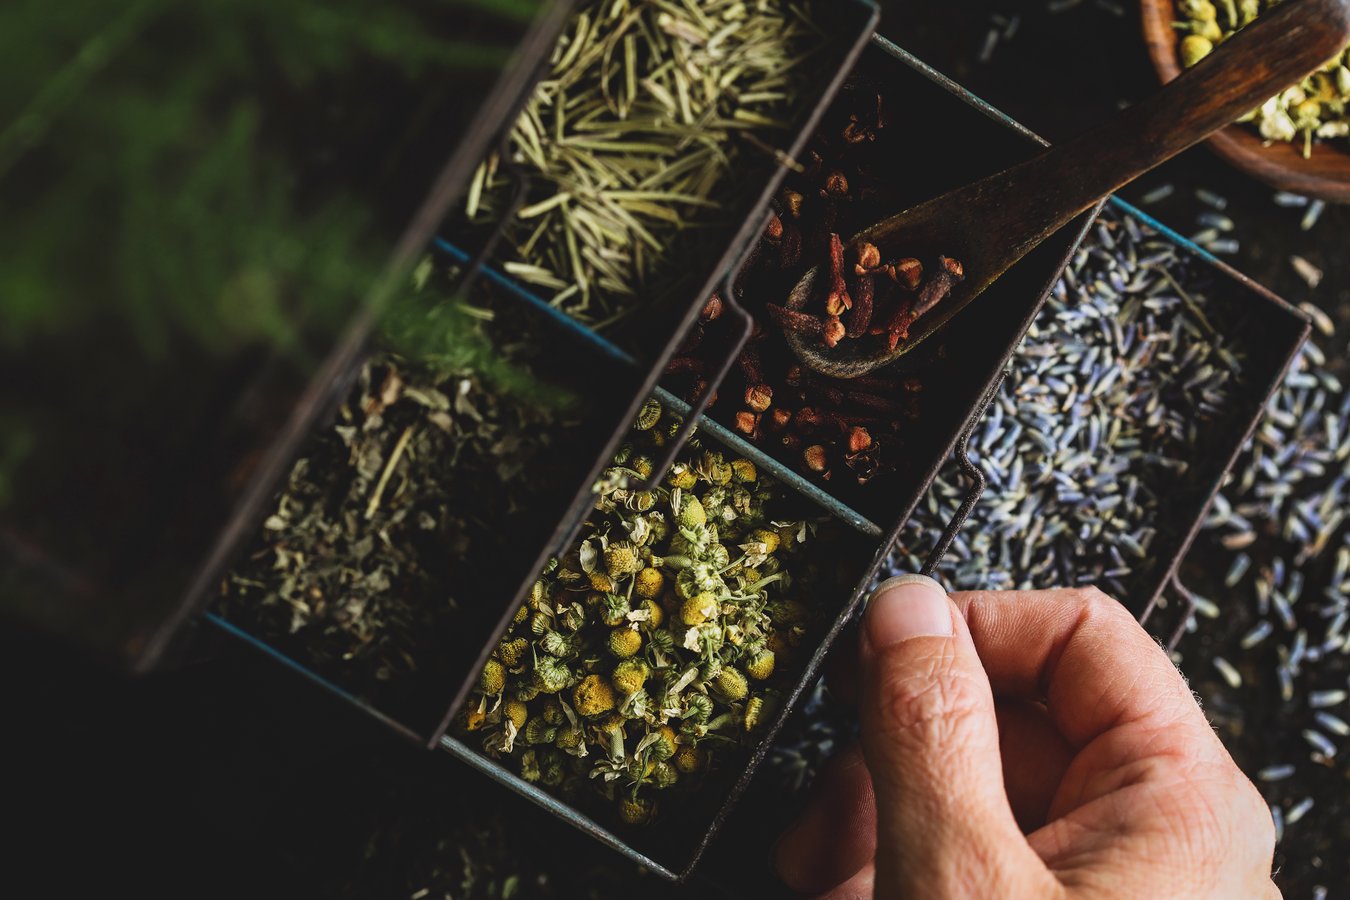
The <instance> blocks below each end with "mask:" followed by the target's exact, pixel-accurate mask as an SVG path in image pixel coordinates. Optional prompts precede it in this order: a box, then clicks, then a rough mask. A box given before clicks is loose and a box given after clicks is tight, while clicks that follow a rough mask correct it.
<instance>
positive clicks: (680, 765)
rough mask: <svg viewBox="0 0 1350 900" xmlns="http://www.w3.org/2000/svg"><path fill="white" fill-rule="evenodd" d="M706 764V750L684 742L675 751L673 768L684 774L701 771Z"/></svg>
mask: <svg viewBox="0 0 1350 900" xmlns="http://www.w3.org/2000/svg"><path fill="white" fill-rule="evenodd" d="M707 765H708V751H706V750H700V749H699V748H697V747H694V746H691V745H688V744H684V745H681V746H680V747H679V748H678V749H676V751H675V768H676V769H678V770H680V771H681V772H683V773H684V774H686V775H693V774H694V773H695V772H702V771H703V770H704V768H706V767H707Z"/></svg>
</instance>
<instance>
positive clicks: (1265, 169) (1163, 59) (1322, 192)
mask: <svg viewBox="0 0 1350 900" xmlns="http://www.w3.org/2000/svg"><path fill="white" fill-rule="evenodd" d="M1140 13H1141V16H1142V19H1143V26H1144V42H1145V44H1147V46H1148V53H1149V57H1150V58H1151V59H1152V60H1153V68H1154V70H1155V71H1157V73H1158V78H1159V79H1160V80H1161V81H1162V82H1163V83H1164V84H1166V83H1167V82H1169V81H1171V80H1172V79H1174V78H1176V77H1177V76H1178V75H1180V74H1181V60H1180V58H1179V56H1178V55H1177V54H1178V49H1177V48H1178V43H1179V41H1178V39H1177V30H1176V29H1175V28H1173V27H1172V23H1173V22H1174V21H1175V20H1176V6H1175V2H1174V0H1140ZM1209 146H1210V148H1211V149H1212V150H1213V151H1214V152H1215V153H1217V154H1218V155H1219V156H1220V157H1222V158H1223V159H1224V160H1226V161H1227V162H1228V163H1230V164H1231V165H1233V166H1236V167H1237V168H1238V169H1240V170H1242V171H1243V172H1246V173H1247V174H1249V175H1251V176H1252V177H1254V178H1258V179H1260V180H1261V181H1264V182H1265V183H1266V184H1269V185H1271V186H1273V187H1275V188H1278V189H1280V190H1284V191H1292V192H1293V193H1295V194H1304V195H1306V196H1309V197H1320V198H1322V199H1323V200H1331V201H1335V202H1339V203H1350V140H1347V139H1344V138H1339V139H1336V140H1331V141H1322V142H1319V143H1317V144H1316V145H1314V147H1313V151H1312V158H1311V159H1304V158H1303V153H1302V148H1303V142H1302V141H1293V142H1290V141H1273V142H1271V143H1269V144H1267V143H1266V142H1265V141H1264V140H1262V138H1261V135H1260V134H1258V133H1257V131H1256V129H1255V128H1254V127H1253V126H1251V125H1247V124H1243V123H1237V124H1234V125H1229V126H1228V127H1227V128H1224V129H1223V130H1222V131H1218V132H1216V133H1215V134H1214V135H1213V136H1211V137H1210V138H1209Z"/></svg>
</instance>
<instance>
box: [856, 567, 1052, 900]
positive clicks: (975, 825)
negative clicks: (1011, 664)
mask: <svg viewBox="0 0 1350 900" xmlns="http://www.w3.org/2000/svg"><path fill="white" fill-rule="evenodd" d="M862 644H863V646H862V663H863V669H862V674H863V688H862V707H861V716H862V744H863V753H864V755H865V757H866V759H867V766H868V768H869V769H870V770H871V773H872V784H873V788H874V790H875V792H876V801H877V854H876V872H877V874H876V896H877V897H889V896H893V895H894V896H910V895H911V894H912V895H913V896H937V897H944V896H1012V897H1016V896H1033V895H1034V896H1044V895H1045V894H1046V892H1047V889H1048V888H1053V887H1055V886H1056V885H1055V884H1054V879H1053V876H1051V875H1050V873H1049V871H1048V870H1047V869H1046V868H1045V866H1044V864H1043V863H1041V861H1040V859H1039V857H1037V856H1036V854H1035V853H1034V852H1033V851H1032V850H1031V848H1030V847H1029V846H1028V844H1027V842H1026V839H1025V838H1024V837H1023V836H1022V832H1021V830H1020V829H1019V828H1018V827H1017V822H1016V820H1015V819H1014V817H1013V813H1012V809H1011V807H1010V806H1009V804H1008V798H1007V794H1006V792H1005V791H1004V787H1003V766H1002V760H1001V757H1000V755H999V743H998V725H997V722H996V720H995V717H994V697H993V691H992V690H991V688H990V686H989V678H988V676H987V675H986V674H985V671H984V667H983V666H982V665H981V664H980V659H979V656H977V655H976V652H975V645H974V643H973V642H972V641H971V638H970V632H969V630H968V629H967V628H966V623H965V619H964V617H962V615H961V613H960V612H959V611H958V610H957V608H956V607H955V605H953V604H952V602H951V600H949V599H948V597H947V592H946V591H945V590H943V588H942V586H941V585H939V584H938V583H937V582H936V581H933V580H932V579H931V578H926V577H924V576H922V575H903V576H900V577H899V578H892V579H890V580H888V581H885V582H883V583H882V584H881V585H880V586H879V587H878V588H877V590H876V591H875V592H874V593H873V594H872V598H871V601H870V602H869V605H868V608H867V612H866V614H865V616H864V619H863V634H862Z"/></svg>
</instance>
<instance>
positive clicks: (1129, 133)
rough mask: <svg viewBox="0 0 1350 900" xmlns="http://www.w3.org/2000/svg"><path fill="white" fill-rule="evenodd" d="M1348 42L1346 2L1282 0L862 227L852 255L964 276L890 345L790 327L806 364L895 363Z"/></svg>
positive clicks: (867, 367)
mask: <svg viewBox="0 0 1350 900" xmlns="http://www.w3.org/2000/svg"><path fill="white" fill-rule="evenodd" d="M1347 41H1350V0H1289V2H1286V3H1283V4H1281V5H1280V7H1279V8H1278V9H1276V10H1275V11H1274V12H1272V13H1270V14H1269V15H1265V16H1262V17H1261V18H1260V19H1258V20H1256V21H1255V22H1254V23H1252V24H1251V25H1249V26H1247V27H1246V28H1244V29H1243V30H1242V31H1240V32H1238V33H1237V34H1235V35H1233V36H1232V37H1230V38H1229V39H1228V40H1227V41H1225V42H1224V43H1223V44H1221V45H1220V46H1219V47H1218V48H1217V49H1215V51H1214V52H1213V53H1211V54H1210V55H1209V56H1208V57H1206V58H1205V59H1203V60H1201V61H1200V63H1199V64H1197V65H1196V66H1195V67H1194V68H1191V69H1188V70H1186V71H1185V72H1183V73H1182V74H1181V75H1180V76H1179V77H1178V78H1177V79H1176V80H1174V81H1172V82H1171V83H1170V84H1168V85H1167V86H1165V87H1164V88H1163V89H1162V90H1160V91H1158V92H1157V93H1156V94H1154V95H1153V96H1152V97H1149V98H1148V99H1146V100H1144V101H1142V102H1140V103H1137V104H1135V105H1134V106H1132V107H1130V108H1129V109H1127V110H1125V112H1123V113H1121V114H1120V115H1119V116H1117V117H1116V118H1115V119H1113V120H1112V121H1110V122H1107V123H1106V124H1104V125H1102V126H1100V127H1098V128H1096V129H1094V130H1092V131H1089V132H1088V133H1086V134H1084V135H1082V136H1080V137H1078V138H1075V139H1073V140H1071V141H1067V142H1065V143H1063V144H1057V145H1055V146H1054V147H1050V148H1048V149H1046V150H1045V151H1043V152H1042V153H1040V154H1038V155H1037V156H1035V157H1033V158H1032V159H1029V160H1027V161H1026V162H1023V163H1019V164H1018V165H1015V166H1013V167H1011V168H1009V169H1005V170H1003V171H1002V172H998V173H997V174H994V175H990V176H988V177H987V178H983V179H981V180H979V181H976V182H974V183H972V184H968V185H966V186H965V187H961V188H957V189H956V190H954V191H951V192H949V193H946V194H943V195H942V196H940V197H936V198H934V199H932V200H929V201H927V202H925V203H922V204H920V205H918V206H915V207H912V208H911V209H908V210H906V211H905V212H902V213H900V214H899V215H895V216H892V217H890V218H889V219H884V220H882V221H881V222H878V223H877V224H875V225H873V226H872V227H871V228H868V229H866V230H864V231H862V232H859V233H858V234H856V235H854V236H853V238H851V239H850V240H849V242H848V245H847V246H846V247H845V256H846V258H847V259H848V260H849V264H850V265H851V264H852V260H854V259H856V258H857V247H858V245H860V244H862V243H864V242H869V243H872V244H875V245H876V246H877V247H878V248H879V249H880V251H881V258H882V259H883V260H890V259H897V258H902V257H916V258H918V259H920V260H922V261H923V263H924V266H925V268H926V269H927V270H928V272H933V271H936V269H937V267H938V256H939V255H940V254H941V255H945V256H947V257H951V258H953V259H957V260H960V261H961V263H962V264H963V266H964V270H965V280H964V281H961V282H960V283H958V284H956V285H955V287H954V288H953V289H952V291H951V293H950V294H948V295H947V296H946V297H945V299H942V300H941V301H939V302H938V303H937V304H936V305H934V306H933V308H932V309H931V310H929V311H928V312H927V313H926V314H924V315H923V316H922V317H920V318H919V319H918V321H917V322H915V323H914V324H913V325H911V326H910V329H909V335H908V338H907V339H905V340H903V341H901V342H900V343H899V344H898V345H897V346H896V348H895V349H894V350H891V349H889V347H888V346H887V341H886V338H885V337H884V336H866V335H865V336H863V337H860V338H855V339H851V340H850V339H845V340H843V341H840V342H839V344H838V346H836V347H834V348H829V347H826V346H825V345H824V344H823V343H822V342H821V340H820V338H819V337H813V336H809V335H806V334H801V333H797V332H794V331H790V330H789V331H786V332H785V334H786V337H787V341H788V344H789V345H790V346H791V347H792V350H793V352H794V353H796V354H797V356H798V357H799V358H800V359H801V360H802V362H803V363H804V364H806V365H807V366H809V367H810V368H812V369H814V370H816V371H817V372H820V373H821V374H824V375H828V376H830V377H833V378H856V377H858V376H860V375H864V374H866V373H868V372H870V371H872V370H873V369H876V368H878V367H880V366H884V365H887V364H889V363H892V362H894V361H895V360H897V359H899V358H900V357H901V356H903V355H904V354H906V353H908V352H909V351H910V350H912V349H914V347H915V346H917V345H918V343H919V342H920V341H922V340H923V339H924V338H926V337H928V336H929V335H931V334H932V333H933V332H935V331H936V330H937V329H939V328H941V327H942V326H943V325H944V324H945V323H946V322H947V320H948V319H950V318H951V317H952V316H954V315H955V314H956V313H957V312H959V311H960V310H961V309H963V308H964V307H965V306H966V304H968V303H970V301H972V300H974V299H975V298H976V297H978V296H979V295H980V294H981V293H982V292H983V291H984V290H985V288H987V287H989V285H991V284H993V282H994V281H995V280H996V279H997V278H998V277H999V276H1000V275H1002V274H1003V273H1004V272H1005V271H1007V270H1008V268H1009V267H1011V266H1012V265H1013V264H1014V263H1015V262H1017V261H1018V260H1020V259H1021V258H1022V257H1023V256H1025V255H1026V254H1027V253H1028V252H1030V251H1031V250H1032V249H1034V248H1035V247H1036V246H1037V245H1039V244H1040V243H1041V242H1042V241H1044V240H1045V239H1046V238H1047V237H1049V236H1050V235H1052V234H1054V233H1055V231H1057V230H1058V229H1059V228H1060V227H1062V226H1063V225H1065V224H1067V223H1068V222H1069V221H1070V220H1072V219H1073V218H1074V217H1075V216H1077V215H1078V214H1079V213H1081V212H1083V211H1084V210H1086V209H1090V208H1091V207H1092V206H1093V205H1094V204H1095V203H1096V202H1097V201H1098V200H1100V199H1101V198H1102V197H1104V196H1106V195H1107V194H1110V193H1112V192H1113V191H1116V190H1118V189H1120V188H1121V187H1123V186H1124V185H1126V184H1129V183H1130V182H1131V181H1133V180H1134V179H1136V178H1138V177H1139V176H1140V175H1142V174H1143V173H1145V172H1147V171H1148V170H1149V169H1152V168H1153V167H1155V166H1157V165H1159V164H1161V163H1163V162H1165V161H1166V160H1168V159H1171V158H1172V157H1173V156H1175V155H1176V154H1178V153H1180V152H1181V151H1182V150H1185V149H1186V148H1187V147H1190V146H1191V145H1192V144H1195V143H1197V142H1199V141H1201V140H1204V139H1205V138H1206V137H1208V136H1209V135H1210V134H1212V133H1213V132H1215V131H1217V130H1218V129H1220V128H1222V127H1224V126H1225V125H1228V124H1229V123H1230V122H1232V121H1234V120H1235V119H1237V118H1238V117H1240V116H1241V115H1243V114H1244V113H1246V112H1248V111H1249V110H1251V109H1253V108H1254V107H1256V106H1258V105H1260V104H1261V103H1263V102H1264V101H1265V100H1266V99H1268V98H1269V97H1271V96H1273V95H1274V94H1276V93H1278V92H1279V91H1281V90H1283V89H1284V88H1286V87H1288V86H1289V85H1290V84H1292V83H1294V82H1296V81H1298V80H1299V79H1300V78H1302V77H1304V76H1305V75H1307V74H1308V73H1309V72H1311V71H1313V70H1314V69H1316V68H1318V67H1319V66H1321V65H1322V64H1323V63H1325V62H1326V61H1327V60H1328V59H1330V58H1331V57H1332V56H1334V55H1336V54H1337V53H1339V52H1340V51H1341V50H1342V49H1343V48H1344V47H1345V45H1346V43H1347ZM928 277H930V278H931V277H932V276H931V275H929V276H928ZM827 281H829V278H828V277H827V276H825V273H824V271H823V269H822V268H821V267H820V266H817V267H816V268H813V269H811V270H810V271H809V272H807V273H806V274H805V275H804V276H802V278H801V280H800V281H799V282H798V283H797V285H796V287H794V288H793V290H792V293H791V295H790V296H789V297H788V300H787V303H786V306H787V307H788V308H789V309H792V310H802V309H803V308H804V307H806V305H807V303H808V302H809V301H811V300H813V299H817V298H819V297H820V295H821V294H823V293H824V291H825V290H826V284H825V283H826V282H827Z"/></svg>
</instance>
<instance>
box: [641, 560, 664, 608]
mask: <svg viewBox="0 0 1350 900" xmlns="http://www.w3.org/2000/svg"><path fill="white" fill-rule="evenodd" d="M665 586H666V576H664V575H662V574H661V570H660V569H653V568H651V567H650V566H649V567H647V568H645V569H643V570H642V571H641V572H638V573H637V578H636V584H635V585H634V586H633V592H634V593H636V594H637V595H638V596H639V597H641V598H642V599H644V600H651V599H653V598H655V597H659V596H661V589H662V588H664V587H665Z"/></svg>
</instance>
